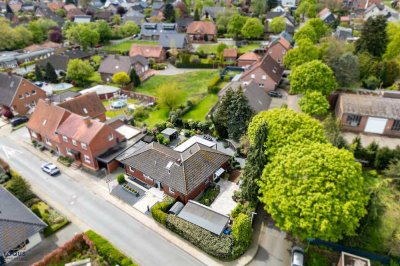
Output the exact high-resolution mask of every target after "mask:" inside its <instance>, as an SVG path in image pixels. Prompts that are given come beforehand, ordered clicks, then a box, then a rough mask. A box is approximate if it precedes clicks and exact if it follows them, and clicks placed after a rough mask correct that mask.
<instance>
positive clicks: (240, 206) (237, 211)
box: [231, 202, 243, 219]
mask: <svg viewBox="0 0 400 266" xmlns="http://www.w3.org/2000/svg"><path fill="white" fill-rule="evenodd" d="M242 211H243V204H242V203H240V202H239V203H238V204H237V205H236V207H235V208H234V209H233V210H232V211H231V217H232V219H235V218H236V217H237V216H238V215H239V214H240V213H242Z"/></svg>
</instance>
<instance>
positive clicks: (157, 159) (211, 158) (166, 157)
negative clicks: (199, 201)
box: [121, 142, 230, 203]
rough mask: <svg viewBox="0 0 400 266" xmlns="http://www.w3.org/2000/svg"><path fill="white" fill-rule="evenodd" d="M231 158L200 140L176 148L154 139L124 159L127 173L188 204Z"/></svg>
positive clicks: (221, 170)
mask: <svg viewBox="0 0 400 266" xmlns="http://www.w3.org/2000/svg"><path fill="white" fill-rule="evenodd" d="M229 160H230V156H229V155H227V154H225V153H222V152H220V151H217V150H216V149H213V148H209V147H207V146H205V145H203V144H200V143H194V144H192V145H191V146H190V147H188V148H187V149H186V150H184V151H176V150H173V149H171V148H169V147H166V146H163V145H161V144H159V143H156V142H152V143H149V144H147V145H145V146H143V147H141V148H139V149H138V150H136V151H135V152H134V153H132V154H131V155H130V156H128V157H127V158H124V159H122V160H121V162H122V163H123V164H124V165H125V171H126V174H127V175H129V176H132V177H134V178H137V179H139V180H140V181H142V182H145V183H146V184H148V185H150V186H154V187H157V188H158V189H160V190H162V191H163V192H164V193H165V194H167V195H169V196H171V197H173V198H177V199H178V200H180V201H182V202H185V203H186V202H188V200H190V199H194V198H196V197H197V196H198V195H199V194H200V193H202V192H203V191H204V190H205V189H206V188H207V187H208V186H209V185H210V183H212V182H213V181H214V180H215V179H216V178H217V177H218V176H219V175H221V174H222V173H223V172H224V169H226V168H227V167H228V165H229Z"/></svg>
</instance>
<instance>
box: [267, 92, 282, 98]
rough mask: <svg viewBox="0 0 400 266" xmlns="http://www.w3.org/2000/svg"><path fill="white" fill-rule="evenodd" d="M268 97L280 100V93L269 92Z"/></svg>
mask: <svg viewBox="0 0 400 266" xmlns="http://www.w3.org/2000/svg"><path fill="white" fill-rule="evenodd" d="M268 95H269V96H270V97H275V98H282V94H280V93H279V92H277V91H269V92H268Z"/></svg>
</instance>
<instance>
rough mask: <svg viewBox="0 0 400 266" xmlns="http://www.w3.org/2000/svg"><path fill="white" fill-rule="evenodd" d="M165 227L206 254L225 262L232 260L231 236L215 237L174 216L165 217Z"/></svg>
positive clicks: (232, 242) (232, 240) (232, 241)
mask: <svg viewBox="0 0 400 266" xmlns="http://www.w3.org/2000/svg"><path fill="white" fill-rule="evenodd" d="M166 225H167V228H168V229H170V230H171V231H173V232H175V233H176V234H178V235H180V236H181V237H183V238H184V239H186V240H187V241H189V242H190V243H192V244H193V245H195V246H196V247H198V248H200V249H201V250H203V251H204V252H206V253H207V254H210V255H212V256H214V257H216V258H219V259H225V260H227V259H231V258H232V253H231V249H232V247H233V244H234V239H233V238H232V236H227V235H225V234H222V235H221V236H216V235H214V234H212V233H211V232H210V231H208V230H206V229H203V228H201V227H199V226H197V225H194V224H192V223H190V222H187V221H185V220H183V219H181V218H178V217H176V216H174V215H168V216H167V221H166Z"/></svg>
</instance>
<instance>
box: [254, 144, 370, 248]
mask: <svg viewBox="0 0 400 266" xmlns="http://www.w3.org/2000/svg"><path fill="white" fill-rule="evenodd" d="M288 166H290V167H288ZM259 185H260V192H261V194H262V196H261V197H260V200H261V201H262V202H263V203H264V204H265V209H266V211H267V212H268V213H270V214H271V216H272V218H273V219H274V221H275V222H276V225H277V226H278V227H279V228H281V229H282V230H285V231H289V232H291V233H292V234H293V235H295V236H297V237H300V238H302V239H306V238H308V237H314V238H320V239H323V240H327V241H338V240H340V239H342V238H343V237H344V236H351V235H354V234H355V233H356V229H357V227H358V225H359V221H360V219H361V218H362V217H363V216H364V215H365V214H366V213H367V211H366V209H365V205H366V203H367V201H368V198H367V196H365V191H364V180H363V177H362V175H361V165H360V164H359V163H358V162H356V161H355V160H354V156H353V154H352V153H351V152H349V151H347V150H345V149H337V148H335V147H334V146H332V145H331V144H322V143H298V144H297V145H288V146H286V147H284V148H282V149H281V150H279V152H278V154H276V155H275V157H274V159H273V160H272V162H270V163H269V164H268V165H267V166H266V168H265V170H264V173H263V176H262V180H261V182H260V183H259Z"/></svg>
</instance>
